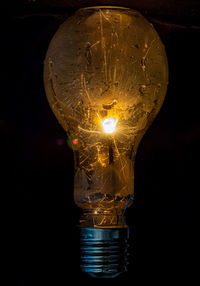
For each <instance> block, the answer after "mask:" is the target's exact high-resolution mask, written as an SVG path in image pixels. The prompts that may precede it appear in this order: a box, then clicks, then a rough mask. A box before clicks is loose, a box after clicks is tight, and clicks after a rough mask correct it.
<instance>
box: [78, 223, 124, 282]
mask: <svg viewBox="0 0 200 286" xmlns="http://www.w3.org/2000/svg"><path fill="white" fill-rule="evenodd" d="M128 238H129V229H128V228H92V227H85V228H80V244H81V270H82V271H84V272H87V273H88V274H90V275H91V276H92V277H96V278H114V277H117V276H118V275H119V274H120V273H123V272H125V271H127V265H128V261H127V260H128V259H127V258H128V243H127V241H128Z"/></svg>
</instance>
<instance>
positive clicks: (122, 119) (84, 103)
mask: <svg viewBox="0 0 200 286" xmlns="http://www.w3.org/2000/svg"><path fill="white" fill-rule="evenodd" d="M44 83H45V90H46V95H47V98H48V101H49V104H50V106H51V108H52V110H53V112H54V114H55V115H56V117H57V119H58V121H59V122H60V124H61V125H62V126H63V128H64V129H65V130H66V132H67V134H68V135H69V138H71V140H72V144H71V146H74V148H73V149H74V160H75V177H74V199H75V202H76V204H77V205H78V206H79V207H80V208H82V209H83V216H82V217H81V219H80V229H81V241H82V251H83V255H82V269H83V270H84V271H86V272H89V273H90V274H91V275H93V276H94V275H95V276H98V277H101V276H103V277H107V276H109V277H114V276H116V275H118V274H119V273H120V272H123V271H125V270H126V264H127V263H126V259H125V253H126V248H127V246H126V244H124V241H126V240H127V235H128V234H127V225H126V223H125V216H124V213H125V210H126V209H127V207H129V206H130V205H131V204H132V201H133V197H134V159H135V156H136V151H137V148H138V144H139V142H140V140H141V138H142V136H143V134H144V133H145V131H146V130H147V128H148V127H149V126H150V124H151V123H152V121H153V119H154V118H155V116H156V115H157V113H158V112H159V110H160V108H161V106H162V104H163V100H164V97H165V94H166V90H167V83H168V65H167V58H166V54H165V49H164V46H163V44H162V42H161V40H160V38H159V36H158V34H157V32H156V31H155V29H154V28H153V26H152V24H150V23H149V22H148V21H147V20H146V19H145V18H144V17H143V16H142V15H141V14H140V13H138V12H136V11H134V10H132V9H128V8H123V7H89V8H84V9H80V10H78V11H77V12H76V13H75V14H74V15H73V16H71V17H70V18H68V19H67V20H66V21H65V22H64V23H63V24H62V25H61V26H60V28H59V29H58V31H57V32H56V34H55V35H54V37H53V39H52V41H51V43H50V45H49V48H48V51H47V54H46V59H45V63H44ZM109 246H110V248H109ZM113 247H114V248H113ZM113 249H115V250H113ZM112 251H114V253H113V252H112ZM120 251H122V252H124V262H122V261H121V260H120V259H121V258H120V257H122V255H121V254H120ZM109 253H110V254H115V255H111V256H110V254H109Z"/></svg>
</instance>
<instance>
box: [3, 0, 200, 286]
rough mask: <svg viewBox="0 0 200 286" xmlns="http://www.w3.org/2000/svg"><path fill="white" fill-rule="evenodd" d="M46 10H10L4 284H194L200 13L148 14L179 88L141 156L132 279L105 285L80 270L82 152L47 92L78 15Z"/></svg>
mask: <svg viewBox="0 0 200 286" xmlns="http://www.w3.org/2000/svg"><path fill="white" fill-rule="evenodd" d="M38 2H39V1H16V2H15V4H16V3H17V4H16V5H13V4H12V5H10V6H9V5H8V7H7V9H6V10H5V12H6V13H5V14H6V20H5V22H4V26H3V30H4V31H5V39H4V41H3V43H4V44H3V46H4V47H5V52H4V53H3V54H2V62H4V61H5V64H6V68H5V69H4V70H3V81H4V85H5V89H2V92H1V95H0V96H1V102H2V103H3V104H1V118H0V136H1V138H2V139H1V144H2V147H1V153H2V154H1V165H2V172H1V194H2V195H5V197H4V196H2V198H3V199H2V200H1V202H2V210H3V214H2V225H5V231H4V230H3V229H2V233H3V235H5V244H2V247H3V249H4V250H5V253H6V256H5V261H4V265H5V266H6V269H7V272H6V273H7V274H6V280H5V282H4V283H3V284H2V285H18V286H29V285H53V284H54V285H66V284H69V285H71V283H78V282H80V283H82V284H84V283H87V284H88V285H92V284H95V285H100V284H102V283H105V284H107V285H115V284H116V283H118V282H119V283H123V281H124V283H133V284H136V285H141V284H142V283H144V282H145V283H154V284H155V283H156V284H161V285H163V283H164V282H170V283H171V282H172V281H173V283H176V282H177V283H178V282H179V283H180V279H181V280H184V281H185V280H186V279H189V281H191V279H192V277H193V274H192V273H191V264H192V262H194V258H193V257H192V255H193V254H194V253H193V250H192V244H193V243H192V242H191V237H192V236H193V234H192V233H193V231H192V228H193V227H192V225H191V221H193V218H194V217H193V216H192V215H191V211H190V210H191V209H194V208H195V207H194V202H195V200H196V193H197V192H198V189H199V186H198V184H197V180H198V176H199V175H198V169H199V166H198V158H197V156H198V148H199V143H200V140H199V139H200V136H199V135H200V116H199V64H198V60H199V52H200V46H199V43H198V39H199V36H200V33H199V31H200V29H199V22H198V15H199V14H198V13H199V10H197V8H195V9H196V10H195V9H194V11H195V12H194V15H193V14H191V11H188V12H187V11H186V9H185V11H184V14H183V15H181V14H180V13H179V15H178V16H177V17H175V16H174V15H173V17H171V18H170V17H169V15H167V16H166V15H165V13H162V14H160V15H159V13H158V12H159V11H158V12H157V14H156V15H153V13H148V11H143V10H141V12H142V13H143V14H145V16H146V17H147V18H148V19H149V20H150V21H151V22H152V23H153V24H154V27H155V28H156V30H157V31H158V33H159V34H160V37H161V39H162V41H163V43H164V45H165V47H166V52H167V56H168V61H169V76H170V77H169V87H168V92H167V96H166V100H165V102H164V105H163V107H162V109H161V112H160V113H159V115H158V116H157V118H156V119H155V121H154V123H153V124H152V126H151V128H150V129H149V130H148V131H147V133H146V134H145V136H144V137H143V140H142V142H141V144H140V146H139V149H138V153H137V158H136V170H135V201H134V204H133V206H132V207H131V208H130V209H129V210H128V211H127V222H128V224H129V226H130V230H131V237H130V244H131V246H130V259H129V260H130V265H129V272H128V273H126V274H123V275H121V276H119V278H117V279H113V280H109V281H107V280H104V281H102V280H96V279H92V278H90V277H88V276H87V275H86V274H83V273H81V272H80V270H79V236H78V234H77V229H76V224H77V222H78V219H79V216H80V213H81V211H80V210H79V209H78V208H77V207H76V206H75V204H74V202H73V164H74V163H73V153H72V150H70V149H69V148H68V147H67V144H66V140H67V136H66V134H65V132H64V130H63V129H62V128H61V127H60V125H59V124H58V122H57V120H56V118H55V117H54V115H53V113H52V111H51V109H50V107H49V105H48V103H47V99H46V97H45V92H44V87H43V61H44V58H45V53H46V51H47V47H48V44H49V41H50V39H51V38H52V36H53V34H54V33H55V31H56V30H57V28H58V27H59V25H60V24H61V23H62V22H63V21H64V19H65V18H66V17H68V16H69V15H70V14H72V13H73V12H74V11H75V10H76V9H77V8H78V7H75V6H74V7H71V6H70V7H68V6H63V7H57V6H56V5H54V6H48V5H47V4H46V6H45V5H41V6H40V5H38ZM43 2H45V1H43ZM46 2H48V1H46ZM54 2H55V1H54ZM83 2H84V1H83ZM85 2H87V1H85ZM107 2H109V1H107ZM110 2H112V1H110ZM143 2H144V1H142V2H141V3H143ZM153 2H155V1H153ZM175 2H176V1H175ZM177 2H178V1H177ZM182 2H183V5H184V1H182ZM194 2H195V1H194ZM8 4H9V3H8ZM90 4H91V3H90ZM111 4H113V3H111ZM129 4H130V1H127V6H131V7H133V8H134V4H133V5H129ZM175 5H176V3H175V4H174V6H175ZM177 5H178V4H177ZM72 6H73V5H72ZM80 6H81V5H80ZM83 6H88V5H87V3H84V5H83ZM174 6H173V8H174ZM195 7H196V6H195ZM163 8H164V7H163ZM175 8H176V9H177V11H178V7H175ZM182 8H184V7H182ZM187 13H188V14H187ZM168 14H169V11H168ZM3 90H4V91H3ZM59 143H60V144H59ZM195 271H196V270H195V268H193V269H192V272H195Z"/></svg>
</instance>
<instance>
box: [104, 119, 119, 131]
mask: <svg viewBox="0 0 200 286" xmlns="http://www.w3.org/2000/svg"><path fill="white" fill-rule="evenodd" d="M117 121H118V119H114V118H112V117H109V118H106V119H104V120H101V126H102V129H103V131H104V132H105V133H108V134H112V133H114V132H115V131H116V126H117Z"/></svg>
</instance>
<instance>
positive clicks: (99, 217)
mask: <svg viewBox="0 0 200 286" xmlns="http://www.w3.org/2000/svg"><path fill="white" fill-rule="evenodd" d="M79 226H80V227H94V228H127V225H126V217H125V216H124V215H122V214H121V213H117V212H115V211H114V210H112V211H108V210H107V211H100V210H96V209H95V210H86V211H84V213H83V215H82V216H81V218H80V221H79Z"/></svg>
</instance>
